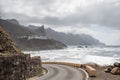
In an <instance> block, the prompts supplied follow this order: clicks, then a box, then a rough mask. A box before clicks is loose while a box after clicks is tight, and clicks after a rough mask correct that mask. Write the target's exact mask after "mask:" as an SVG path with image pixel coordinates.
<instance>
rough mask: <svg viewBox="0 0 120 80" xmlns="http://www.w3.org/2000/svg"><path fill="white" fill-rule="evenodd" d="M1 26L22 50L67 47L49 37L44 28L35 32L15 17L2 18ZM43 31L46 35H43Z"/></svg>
mask: <svg viewBox="0 0 120 80" xmlns="http://www.w3.org/2000/svg"><path fill="white" fill-rule="evenodd" d="M0 26H1V27H2V28H3V29H4V30H5V31H7V32H8V33H9V34H10V36H11V37H12V39H13V41H14V42H15V43H16V45H17V46H18V47H19V48H21V49H22V50H23V49H24V50H41V49H61V48H64V47H66V45H64V44H63V43H61V42H59V41H56V40H53V39H48V38H47V37H46V36H45V32H44V30H43V29H41V30H40V29H39V30H40V33H38V32H39V31H38V32H37V31H36V32H37V33H38V34H37V33H35V32H33V31H31V30H30V29H28V28H27V27H25V26H22V25H20V24H19V22H18V21H17V20H15V19H11V20H10V19H9V20H3V19H0ZM41 32H42V33H44V35H41Z"/></svg>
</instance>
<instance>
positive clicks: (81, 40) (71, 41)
mask: <svg viewBox="0 0 120 80" xmlns="http://www.w3.org/2000/svg"><path fill="white" fill-rule="evenodd" d="M45 31H46V34H47V36H48V37H49V38H52V39H55V40H59V41H60V42H62V43H64V44H66V45H104V44H103V43H101V42H100V41H99V40H97V39H95V38H93V37H92V36H90V35H87V34H71V33H68V34H66V33H62V32H57V31H54V30H52V29H51V28H48V29H46V30H45Z"/></svg>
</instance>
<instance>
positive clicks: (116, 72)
mask: <svg viewBox="0 0 120 80" xmlns="http://www.w3.org/2000/svg"><path fill="white" fill-rule="evenodd" d="M119 72H120V68H119V67H115V68H113V69H112V70H111V73H112V74H115V75H117V74H120V73H119Z"/></svg>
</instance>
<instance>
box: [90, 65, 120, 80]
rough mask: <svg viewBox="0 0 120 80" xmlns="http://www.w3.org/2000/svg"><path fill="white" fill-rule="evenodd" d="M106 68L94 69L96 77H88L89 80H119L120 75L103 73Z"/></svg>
mask: <svg viewBox="0 0 120 80" xmlns="http://www.w3.org/2000/svg"><path fill="white" fill-rule="evenodd" d="M105 68H106V66H99V67H96V70H97V77H90V80H120V75H113V74H110V73H106V72H104V69H105Z"/></svg>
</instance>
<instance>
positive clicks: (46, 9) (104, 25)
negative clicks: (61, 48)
mask: <svg viewBox="0 0 120 80" xmlns="http://www.w3.org/2000/svg"><path fill="white" fill-rule="evenodd" d="M0 15H1V17H2V18H4V19H10V18H15V19H17V20H18V21H19V22H20V23H21V24H24V25H28V24H35V25H41V24H45V25H48V26H49V27H52V28H54V29H55V30H57V31H61V32H66V33H68V32H70V33H71V32H72V33H75V34H81V33H85V34H90V35H92V36H93V37H95V38H97V39H99V40H100V41H101V42H104V43H106V44H109V45H118V44H119V45H120V0H0Z"/></svg>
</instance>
